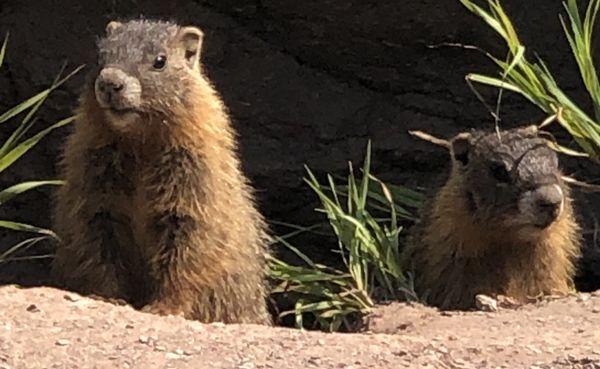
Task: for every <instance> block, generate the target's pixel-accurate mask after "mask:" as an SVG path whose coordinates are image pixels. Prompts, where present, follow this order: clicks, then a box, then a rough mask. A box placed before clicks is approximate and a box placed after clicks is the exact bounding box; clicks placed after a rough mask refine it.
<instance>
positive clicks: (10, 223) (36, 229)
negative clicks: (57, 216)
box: [0, 220, 58, 239]
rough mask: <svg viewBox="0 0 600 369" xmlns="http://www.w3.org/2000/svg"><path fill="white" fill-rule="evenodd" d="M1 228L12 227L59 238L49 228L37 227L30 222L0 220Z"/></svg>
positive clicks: (11, 228) (20, 230)
mask: <svg viewBox="0 0 600 369" xmlns="http://www.w3.org/2000/svg"><path fill="white" fill-rule="evenodd" d="M0 228H5V229H10V230H13V231H19V232H29V233H38V234H43V235H46V236H50V237H52V238H54V239H58V236H57V235H56V233H54V232H52V231H51V230H49V229H44V228H40V227H35V226H32V225H29V224H24V223H18V222H13V221H10V220H0Z"/></svg>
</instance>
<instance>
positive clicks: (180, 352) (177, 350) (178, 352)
mask: <svg viewBox="0 0 600 369" xmlns="http://www.w3.org/2000/svg"><path fill="white" fill-rule="evenodd" d="M173 352H175V353H176V354H177V355H180V356H183V355H184V352H183V350H182V349H180V348H178V349H176V350H175V351H173Z"/></svg>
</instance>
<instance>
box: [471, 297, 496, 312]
mask: <svg viewBox="0 0 600 369" xmlns="http://www.w3.org/2000/svg"><path fill="white" fill-rule="evenodd" d="M475 305H476V306H477V309H479V310H481V311H489V312H492V311H498V303H497V301H496V300H495V299H494V298H492V297H489V296H487V295H481V294H479V295H477V296H475Z"/></svg>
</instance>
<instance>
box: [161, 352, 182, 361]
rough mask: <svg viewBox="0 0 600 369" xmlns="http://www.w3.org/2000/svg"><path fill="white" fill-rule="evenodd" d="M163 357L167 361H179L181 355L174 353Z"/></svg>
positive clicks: (168, 353)
mask: <svg viewBox="0 0 600 369" xmlns="http://www.w3.org/2000/svg"><path fill="white" fill-rule="evenodd" d="M165 357H166V358H167V359H169V360H177V359H181V355H177V354H176V353H174V352H167V353H166V355H165Z"/></svg>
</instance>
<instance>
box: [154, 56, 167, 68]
mask: <svg viewBox="0 0 600 369" xmlns="http://www.w3.org/2000/svg"><path fill="white" fill-rule="evenodd" d="M165 65H167V56H166V55H165V54H160V55H159V56H157V57H156V59H154V64H152V67H153V68H154V69H158V70H161V69H164V67H165Z"/></svg>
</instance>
